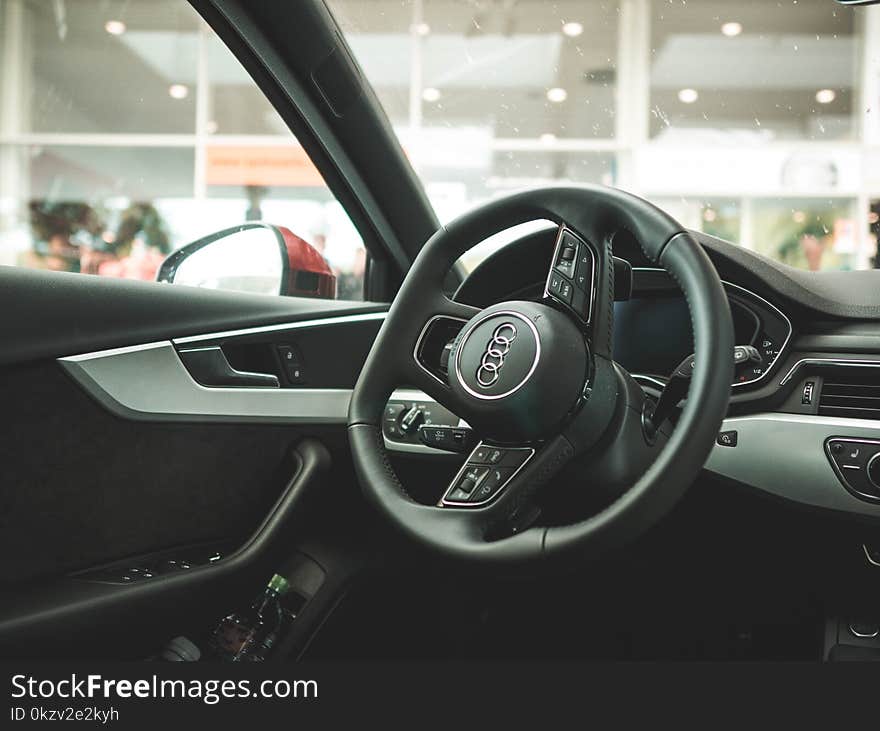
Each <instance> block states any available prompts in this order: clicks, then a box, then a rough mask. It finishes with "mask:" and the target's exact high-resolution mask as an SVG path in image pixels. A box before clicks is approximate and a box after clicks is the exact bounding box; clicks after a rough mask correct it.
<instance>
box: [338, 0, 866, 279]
mask: <svg viewBox="0 0 880 731" xmlns="http://www.w3.org/2000/svg"><path fill="white" fill-rule="evenodd" d="M328 4H329V6H330V7H331V9H332V11H333V12H334V14H335V15H336V18H337V21H338V22H339V24H340V26H341V27H342V29H343V31H344V33H345V34H346V38H347V40H348V42H349V44H350V46H351V48H352V50H353V52H354V54H355V57H356V58H357V60H358V61H359V63H360V65H361V66H362V68H363V70H364V73H365V75H366V76H367V78H368V80H369V81H370V83H371V84H372V85H373V87H374V88H375V91H376V93H377V95H378V97H379V100H380V101H381V103H382V105H383V106H384V108H385V111H386V112H387V114H388V117H389V118H390V120H391V122H392V124H393V126H394V129H395V131H396V132H397V135H398V137H399V138H400V141H401V143H402V145H403V147H404V149H405V151H406V153H407V156H408V157H409V159H410V160H411V162H412V164H413V166H414V168H415V170H416V171H417V173H418V175H419V176H420V178H421V180H422V182H423V183H424V186H425V190H426V191H427V194H428V197H429V198H430V200H431V202H432V204H433V206H434V208H435V210H436V212H437V215H438V217H439V218H440V219H441V221H448V220H449V219H451V218H453V217H455V216H457V215H458V214H460V213H462V212H463V211H465V210H467V209H469V208H471V207H473V206H475V205H477V204H479V203H481V202H483V201H485V200H487V199H489V198H491V197H493V196H497V195H500V194H502V193H504V192H506V191H509V190H514V189H520V188H524V187H534V186H541V185H548V184H560V183H567V182H572V183H582V182H589V183H601V184H604V185H611V186H615V187H618V188H622V189H625V190H629V191H632V192H634V193H637V194H639V195H642V196H644V197H646V198H648V199H650V200H651V201H652V202H654V203H656V204H657V205H659V206H661V207H662V208H664V209H665V210H666V211H668V212H669V213H670V214H671V215H673V216H675V217H676V218H677V219H678V220H679V221H681V222H682V223H684V224H685V225H686V226H689V227H690V228H693V229H697V230H701V231H705V232H707V233H710V234H713V235H716V236H720V237H722V238H725V239H728V240H730V241H733V242H735V243H737V244H738V245H740V246H743V247H746V248H749V249H753V250H755V251H758V252H760V253H762V254H765V255H767V256H769V257H771V258H773V259H776V260H779V261H782V262H785V263H787V264H790V265H792V266H796V267H800V268H803V269H811V270H820V269H838V270H847V269H867V268H873V267H876V266H880V261H878V257H877V243H876V242H877V234H878V232H880V227H878V214H880V165H878V164H877V163H880V123H878V116H880V114H878V105H880V81H878V80H880V7H868V8H852V7H843V6H840V5H838V4H837V3H835V2H834V1H833V0H785V1H784V2H783V1H780V2H769V1H767V0H688V1H687V2H684V1H683V0H577V1H570V2H566V1H559V2H552V3H550V2H544V1H542V0H470V1H468V0H402V1H401V0H329V3H328ZM501 243H503V240H502V239H497V240H495V241H494V242H492V243H491V244H490V245H488V246H481V247H478V248H477V249H475V250H474V251H473V252H472V253H471V255H470V256H469V257H468V258H467V259H466V260H465V265H466V266H468V267H473V266H474V265H475V264H476V263H477V262H479V261H480V260H481V259H482V258H483V257H484V256H486V255H487V253H489V251H490V250H491V249H493V248H496V247H497V246H498V245H500V244H501Z"/></svg>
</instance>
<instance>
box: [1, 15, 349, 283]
mask: <svg viewBox="0 0 880 731" xmlns="http://www.w3.org/2000/svg"><path fill="white" fill-rule="evenodd" d="M0 58H2V68H0V100H2V104H0V110H2V111H0V264H7V265H19V266H28V267H37V268H46V269H58V270H63V271H74V272H83V273H91V274H100V275H103V276H114V277H129V278H138V279H146V280H153V279H155V277H156V273H157V269H158V266H159V265H160V263H161V261H162V260H163V258H164V257H165V256H166V255H167V254H169V253H170V252H172V251H174V250H175V249H178V248H180V247H181V246H183V245H185V244H187V243H189V242H191V241H193V240H196V239H198V238H201V237H203V236H207V235H209V234H211V233H214V232H216V231H219V230H221V229H224V228H229V227H233V226H236V225H239V224H242V223H245V222H248V221H259V220H262V221H266V222H268V223H272V224H276V225H279V226H284V227H286V228H288V229H290V230H291V231H292V232H293V233H294V234H296V235H297V236H299V237H300V238H302V239H305V240H306V241H307V242H308V243H310V244H311V245H313V246H314V247H316V248H318V249H319V250H320V251H321V253H322V254H323V256H324V258H325V259H326V261H327V263H328V265H329V266H330V268H331V269H332V270H333V271H334V273H335V274H336V280H337V296H338V297H340V298H346V299H362V298H363V277H364V269H365V259H366V255H365V251H364V247H363V243H362V240H361V238H360V236H359V234H358V233H357V231H356V229H355V228H354V226H353V225H352V223H351V221H350V220H349V218H348V216H347V215H346V213H345V211H344V210H343V209H342V207H341V206H340V205H339V203H338V202H337V201H336V200H335V198H334V196H333V195H332V193H331V192H330V190H329V189H328V188H327V186H326V184H325V183H324V181H323V179H322V177H321V175H320V174H319V173H318V171H317V169H316V168H315V167H314V165H313V164H312V163H311V161H310V160H309V158H308V157H307V156H306V154H305V152H304V151H303V148H302V147H301V146H300V145H299V143H298V142H297V140H296V139H295V138H294V137H293V135H292V134H291V133H290V131H289V130H288V129H287V126H286V125H285V124H284V122H283V121H282V120H281V118H280V117H279V116H278V114H277V113H276V112H275V110H274V109H273V108H272V107H271V105H270V104H269V103H268V101H267V100H266V99H265V97H264V96H263V94H262V92H260V90H259V89H258V88H257V86H256V85H255V84H254V82H253V81H252V80H251V78H250V77H249V76H248V74H247V72H246V71H245V70H244V69H243V68H242V66H241V65H240V64H239V62H238V61H237V59H235V57H234V56H233V55H232V54H231V53H230V52H229V50H228V49H227V48H226V47H225V45H224V44H223V43H222V41H221V40H220V39H219V38H217V37H216V35H215V34H214V33H213V32H212V31H211V30H210V28H208V26H207V25H206V24H205V23H204V22H203V21H202V20H201V18H200V17H199V16H198V15H197V13H196V12H195V11H194V10H193V9H192V7H191V6H190V5H189V3H187V2H186V1H185V0H125V1H124V2H123V1H121V0H78V1H77V2H53V1H52V0H0Z"/></svg>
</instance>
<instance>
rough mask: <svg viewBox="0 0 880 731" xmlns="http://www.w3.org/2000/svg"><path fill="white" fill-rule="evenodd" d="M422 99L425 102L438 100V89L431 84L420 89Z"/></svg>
mask: <svg viewBox="0 0 880 731" xmlns="http://www.w3.org/2000/svg"><path fill="white" fill-rule="evenodd" d="M422 99H424V100H425V101H426V102H436V101H438V100H439V99H440V89H435V88H434V87H433V86H429V87H428V88H427V89H424V90H423V91H422Z"/></svg>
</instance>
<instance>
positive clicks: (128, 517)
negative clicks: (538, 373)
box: [0, 268, 385, 656]
mask: <svg viewBox="0 0 880 731" xmlns="http://www.w3.org/2000/svg"><path fill="white" fill-rule="evenodd" d="M12 272H13V273H12V274H10V273H9V271H8V270H6V269H5V268H3V270H2V271H0V305H2V311H3V312H5V313H10V312H12V311H14V309H15V308H16V306H18V307H19V308H20V307H21V306H22V303H27V308H28V310H29V311H31V312H33V313H35V314H36V315H37V317H38V318H39V321H40V322H41V323H42V325H41V327H40V328H35V327H34V326H33V321H31V322H30V324H26V325H22V323H21V322H20V321H18V320H17V319H16V318H13V317H9V316H8V315H7V317H6V318H5V319H4V320H2V321H0V338H2V340H3V342H4V349H3V356H2V365H0V403H3V405H4V409H3V412H4V416H5V417H6V419H5V425H6V426H5V429H4V438H3V439H2V440H0V464H2V465H3V469H2V472H0V475H2V476H0V548H2V550H0V585H2V586H3V587H4V590H3V591H2V592H0V648H3V651H4V652H5V653H6V655H14V654H16V653H17V652H18V651H20V650H21V649H22V648H23V647H24V646H25V645H27V650H26V652H25V654H27V655H28V656H35V655H36V654H39V653H40V652H42V651H44V650H45V651H47V652H48V651H50V649H49V648H51V653H52V654H53V655H54V656H59V653H61V654H62V655H63V653H64V651H63V649H62V648H64V647H70V648H73V646H74V645H77V646H79V651H81V650H82V645H83V644H85V645H88V644H90V643H91V642H93V641H94V639H95V637H96V636H97V634H98V633H104V632H106V631H107V627H108V625H113V626H116V625H119V626H124V622H126V621H133V622H134V625H132V628H134V629H137V630H138V632H143V633H146V634H145V635H144V636H145V637H146V636H149V637H150V638H151V639H155V638H153V634H152V633H153V632H155V637H157V638H160V639H161V638H162V633H163V631H166V630H167V624H166V622H167V620H168V619H169V618H170V617H173V618H175V621H178V622H182V623H184V624H185V622H186V621H187V618H188V617H189V614H188V613H189V612H193V613H195V615H199V616H200V615H204V614H205V613H206V612H209V613H210V612H212V611H213V612H216V611H217V607H224V606H225V604H223V603H222V602H221V603H219V604H217V605H214V606H212V605H211V604H210V602H211V601H212V597H214V598H216V597H218V596H220V595H221V594H224V593H226V595H227V596H230V595H232V593H233V592H234V590H235V587H236V586H237V585H239V584H240V583H241V582H246V581H248V580H250V581H252V580H253V579H254V577H257V579H258V580H259V578H261V577H262V574H260V571H262V572H263V573H265V572H266V571H269V572H270V573H271V571H272V564H273V561H277V560H278V559H279V558H280V557H281V556H282V554H281V553H279V552H278V548H279V547H280V546H282V545H283V544H284V534H285V532H286V530H287V528H285V526H289V525H290V524H291V521H293V520H294V518H301V517H302V514H301V513H298V512H295V511H294V508H295V507H297V506H298V505H299V503H300V500H301V496H302V495H303V494H305V493H307V492H308V491H314V490H319V489H320V487H319V486H320V485H321V484H322V483H323V482H324V481H325V478H326V475H327V473H328V471H329V469H330V467H331V465H332V463H333V462H334V461H338V462H340V463H341V462H343V461H344V460H343V459H342V455H344V453H345V450H346V442H345V428H344V423H345V415H346V411H347V406H348V398H349V395H350V389H351V388H352V386H353V385H354V380H355V378H356V375H357V371H358V369H359V365H360V364H361V363H363V360H364V358H365V357H366V353H367V351H368V349H369V347H370V345H371V343H372V341H373V339H374V337H375V334H376V332H377V330H378V328H379V327H380V326H381V323H382V319H383V317H384V313H383V310H384V309H385V308H384V306H382V305H376V304H375V303H373V304H361V303H345V304H341V303H338V302H329V301H320V300H303V299H295V298H272V297H252V296H248V295H242V294H238V293H230V292H206V291H202V290H196V289H192V288H186V287H178V286H174V285H158V284H149V283H146V284H145V283H139V282H124V281H117V282H112V283H109V284H111V286H109V287H108V286H106V285H107V284H108V282H107V281H106V280H103V279H99V278H97V277H88V276H84V275H64V274H59V273H52V272H27V276H26V277H21V276H19V275H20V274H21V272H20V271H18V270H12ZM6 282H11V284H10V286H9V287H6V286H2V285H3V284H5V283H6ZM27 283H30V285H31V286H30V287H28V286H25V284H27ZM121 313H125V314H121ZM126 317H128V318H130V319H126ZM197 345H212V346H213V345H216V346H218V347H221V348H223V349H224V351H228V352H229V353H230V357H231V359H232V360H233V361H235V362H239V361H240V360H241V359H242V358H245V359H246V357H250V356H247V353H251V354H253V353H270V354H271V353H275V352H276V351H277V347H278V346H279V345H285V346H294V347H295V348H296V349H297V352H298V353H299V354H300V355H301V357H302V359H303V362H304V363H306V364H307V366H308V370H307V373H306V379H305V382H303V383H298V384H293V383H291V382H290V381H289V380H286V379H285V375H284V369H283V364H281V362H280V361H274V362H269V361H267V362H266V364H264V365H263V366H261V367H262V368H270V367H275V368H276V369H277V373H278V375H279V386H278V387H276V388H235V387H229V388H221V387H217V388H209V387H205V386H202V385H200V384H199V383H197V382H196V381H195V380H194V379H193V378H192V376H191V375H190V374H189V373H188V372H187V370H186V367H185V366H184V364H183V361H182V360H181V359H180V357H179V355H178V350H179V349H180V348H191V347H195V346H197ZM108 346H110V348H109V349H108ZM243 353H244V355H242V354H243ZM260 357H262V356H260ZM309 374H313V375H309ZM334 455H335V456H336V459H334ZM267 516H269V517H267ZM197 544H205V545H222V546H224V547H228V549H227V550H225V552H224V554H223V557H222V558H221V559H220V560H219V561H217V562H216V563H210V564H206V565H204V566H194V567H193V568H192V569H190V570H188V571H185V572H179V573H172V574H167V575H166V574H163V575H161V576H159V575H157V576H153V577H151V578H149V579H139V580H136V581H134V583H130V584H128V585H126V584H125V583H118V584H114V583H107V582H106V581H105V580H103V579H101V580H94V576H93V575H91V574H89V573H88V570H89V569H92V568H94V567H99V566H102V565H105V564H108V563H110V562H116V561H129V562H130V563H132V564H133V565H136V564H137V563H138V559H139V558H140V557H145V556H150V555H154V554H156V553H157V552H162V551H164V552H166V553H167V552H168V551H171V553H172V554H174V551H176V550H178V549H179V550H180V551H181V552H183V553H185V551H186V550H187V549H186V547H190V546H193V545H197ZM83 571H86V574H82V573H81V572H83ZM191 595H192V596H191ZM196 595H197V596H198V599H196V598H195V596H196ZM227 601H228V600H227ZM163 617H164V618H165V619H164V620H163V619H162V618H163ZM75 628H78V629H79V630H80V634H79V636H78V637H77V638H74V637H72V636H69V633H70V632H71V631H72V630H74V629H75ZM164 639H167V637H165V638H164ZM136 644H137V643H136ZM71 651H72V649H71ZM97 654H101V653H97Z"/></svg>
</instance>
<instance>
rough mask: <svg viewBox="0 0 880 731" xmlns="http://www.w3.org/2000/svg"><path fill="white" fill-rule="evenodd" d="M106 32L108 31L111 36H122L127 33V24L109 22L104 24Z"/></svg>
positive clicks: (118, 21) (119, 21) (116, 21)
mask: <svg viewBox="0 0 880 731" xmlns="http://www.w3.org/2000/svg"><path fill="white" fill-rule="evenodd" d="M104 30H106V31H107V32H108V33H109V34H110V35H111V36H121V35H122V34H123V33H125V23H123V22H122V21H121V20H108V21H107V22H106V23H104Z"/></svg>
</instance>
